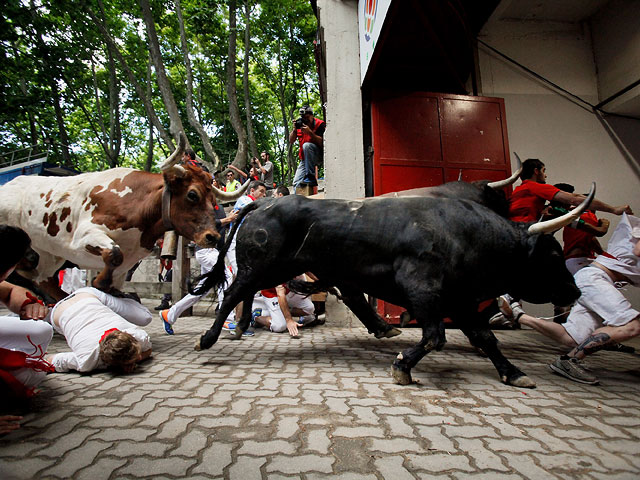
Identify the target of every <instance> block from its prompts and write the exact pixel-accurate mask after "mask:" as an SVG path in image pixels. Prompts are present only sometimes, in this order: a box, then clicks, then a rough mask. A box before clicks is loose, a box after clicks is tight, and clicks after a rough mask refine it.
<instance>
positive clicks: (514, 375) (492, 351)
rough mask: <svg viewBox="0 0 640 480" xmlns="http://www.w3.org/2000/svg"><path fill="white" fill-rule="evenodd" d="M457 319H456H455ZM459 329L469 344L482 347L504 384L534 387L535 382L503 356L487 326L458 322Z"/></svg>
mask: <svg viewBox="0 0 640 480" xmlns="http://www.w3.org/2000/svg"><path fill="white" fill-rule="evenodd" d="M456 321H457V319H456ZM458 323H459V324H460V330H462V332H463V333H464V334H465V335H466V336H467V337H468V338H469V341H470V342H471V345H473V346H474V347H477V348H480V349H482V351H483V352H484V353H485V354H486V355H487V357H489V360H491V362H492V363H493V365H494V366H495V367H496V370H498V374H499V375H500V380H502V383H504V384H506V385H513V386H514V387H520V388H535V386H536V382H534V381H533V380H531V379H530V378H529V377H527V376H526V375H525V374H524V373H522V372H521V371H520V370H519V369H518V368H517V367H516V366H515V365H513V364H512V363H511V362H510V361H509V360H507V359H506V358H505V356H504V355H503V354H502V352H501V351H500V349H499V348H498V340H497V339H496V337H495V335H494V334H493V332H492V331H491V330H489V329H488V328H487V327H476V326H473V327H472V326H470V325H469V324H468V323H467V324H466V325H465V324H463V323H460V322H458Z"/></svg>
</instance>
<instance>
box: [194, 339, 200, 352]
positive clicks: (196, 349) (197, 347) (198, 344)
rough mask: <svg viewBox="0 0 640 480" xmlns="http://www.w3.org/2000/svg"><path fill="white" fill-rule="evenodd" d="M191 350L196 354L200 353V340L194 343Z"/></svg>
mask: <svg viewBox="0 0 640 480" xmlns="http://www.w3.org/2000/svg"><path fill="white" fill-rule="evenodd" d="M193 349H194V350H195V351H196V352H200V351H201V350H202V347H201V346H200V340H198V341H197V342H196V344H195V345H194V346H193Z"/></svg>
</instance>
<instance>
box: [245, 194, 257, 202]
mask: <svg viewBox="0 0 640 480" xmlns="http://www.w3.org/2000/svg"><path fill="white" fill-rule="evenodd" d="M247 197H249V198H250V199H251V200H253V201H254V202H255V201H256V199H255V198H253V197H252V196H251V195H249V194H247Z"/></svg>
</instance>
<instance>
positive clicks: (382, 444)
mask: <svg viewBox="0 0 640 480" xmlns="http://www.w3.org/2000/svg"><path fill="white" fill-rule="evenodd" d="M371 450H372V451H378V452H384V453H397V454H402V453H404V452H424V451H426V450H427V449H426V448H425V447H424V446H422V445H421V444H420V442H419V441H416V440H410V439H408V438H393V439H388V440H387V439H380V438H374V439H372V440H371Z"/></svg>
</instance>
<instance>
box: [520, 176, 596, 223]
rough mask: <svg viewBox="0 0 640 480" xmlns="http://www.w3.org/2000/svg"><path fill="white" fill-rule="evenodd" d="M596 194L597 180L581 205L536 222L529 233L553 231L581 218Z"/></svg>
mask: <svg viewBox="0 0 640 480" xmlns="http://www.w3.org/2000/svg"><path fill="white" fill-rule="evenodd" d="M595 195H596V182H593V183H592V184H591V190H589V195H587V198H585V199H584V200H583V201H582V203H581V204H580V205H578V206H577V207H576V208H574V209H573V210H571V211H570V212H568V213H565V214H564V215H562V216H560V217H557V218H553V219H551V220H546V221H544V222H538V223H534V224H533V225H531V226H530V227H529V234H531V235H535V234H537V233H551V232H554V231H556V230H559V229H561V228H562V227H565V226H567V225H569V224H570V223H571V222H573V221H575V220H577V219H578V218H580V215H582V213H583V212H584V211H585V210H586V209H587V208H588V207H589V204H590V203H591V201H592V200H593V197H595Z"/></svg>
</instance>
